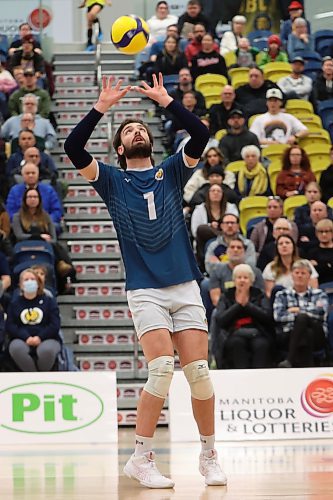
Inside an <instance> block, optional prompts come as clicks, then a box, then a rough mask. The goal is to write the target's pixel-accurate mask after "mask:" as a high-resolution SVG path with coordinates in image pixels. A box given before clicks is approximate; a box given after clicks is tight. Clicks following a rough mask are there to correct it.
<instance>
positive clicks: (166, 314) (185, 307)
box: [127, 281, 208, 338]
mask: <svg viewBox="0 0 333 500" xmlns="http://www.w3.org/2000/svg"><path fill="white" fill-rule="evenodd" d="M127 300H128V305H129V308H130V310H131V313H132V318H133V322H134V326H135V330H136V332H137V335H138V337H139V338H140V337H142V335H143V334H144V333H146V332H149V331H150V330H157V329H159V328H166V329H167V330H169V332H171V333H173V332H180V331H182V330H190V329H195V330H204V331H207V330H208V327H207V319H206V310H205V307H204V305H203V303H202V299H201V295H200V289H199V286H198V284H197V282H196V281H188V282H186V283H181V284H180V285H173V286H168V287H166V288H139V289H137V290H129V291H128V292H127Z"/></svg>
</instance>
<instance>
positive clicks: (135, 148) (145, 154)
mask: <svg viewBox="0 0 333 500" xmlns="http://www.w3.org/2000/svg"><path fill="white" fill-rule="evenodd" d="M152 152H153V148H152V145H151V144H150V142H138V143H137V144H132V145H131V146H130V147H127V146H124V155H125V157H126V158H127V159H128V160H132V159H133V158H150V156H151V155H152Z"/></svg>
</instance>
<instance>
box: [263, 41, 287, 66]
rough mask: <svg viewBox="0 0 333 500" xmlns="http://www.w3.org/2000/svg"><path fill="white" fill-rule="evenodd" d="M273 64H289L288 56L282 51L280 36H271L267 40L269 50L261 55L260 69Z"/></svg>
mask: <svg viewBox="0 0 333 500" xmlns="http://www.w3.org/2000/svg"><path fill="white" fill-rule="evenodd" d="M271 62H288V54H287V52H285V51H284V50H283V49H282V42H281V39H280V37H279V36H278V35H271V36H270V37H269V38H268V40H267V49H265V50H264V51H263V52H262V53H261V54H260V55H259V67H260V68H263V67H264V66H265V64H268V63H271Z"/></svg>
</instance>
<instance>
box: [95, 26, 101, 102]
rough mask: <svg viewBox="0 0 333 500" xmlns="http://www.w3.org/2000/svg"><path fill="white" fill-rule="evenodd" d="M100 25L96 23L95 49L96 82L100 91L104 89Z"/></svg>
mask: <svg viewBox="0 0 333 500" xmlns="http://www.w3.org/2000/svg"><path fill="white" fill-rule="evenodd" d="M98 35H99V25H98V23H95V24H94V37H95V41H96V51H95V82H96V85H97V88H98V93H100V91H101V90H102V64H101V55H102V45H101V42H100V40H99V36H98Z"/></svg>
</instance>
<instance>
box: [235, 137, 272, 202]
mask: <svg viewBox="0 0 333 500" xmlns="http://www.w3.org/2000/svg"><path fill="white" fill-rule="evenodd" d="M241 155H242V158H243V160H244V162H245V164H244V166H242V167H241V168H240V170H239V172H237V174H236V185H235V191H236V193H238V194H239V195H240V196H242V197H245V196H258V195H264V196H266V195H268V194H270V185H269V177H268V174H267V171H266V169H265V168H264V167H263V166H262V164H261V163H260V161H259V160H260V149H259V148H258V147H257V146H252V145H250V146H244V147H243V148H242V150H241Z"/></svg>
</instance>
